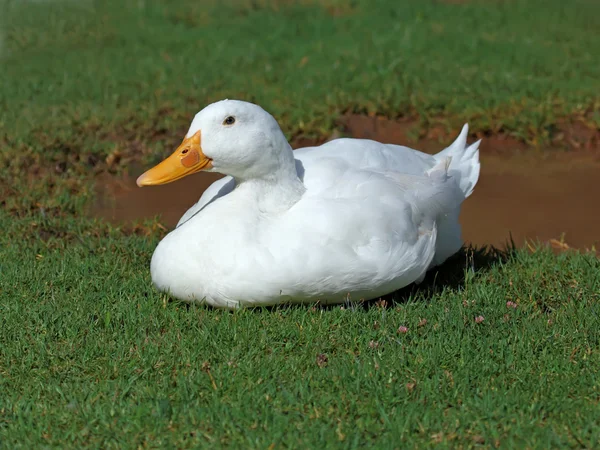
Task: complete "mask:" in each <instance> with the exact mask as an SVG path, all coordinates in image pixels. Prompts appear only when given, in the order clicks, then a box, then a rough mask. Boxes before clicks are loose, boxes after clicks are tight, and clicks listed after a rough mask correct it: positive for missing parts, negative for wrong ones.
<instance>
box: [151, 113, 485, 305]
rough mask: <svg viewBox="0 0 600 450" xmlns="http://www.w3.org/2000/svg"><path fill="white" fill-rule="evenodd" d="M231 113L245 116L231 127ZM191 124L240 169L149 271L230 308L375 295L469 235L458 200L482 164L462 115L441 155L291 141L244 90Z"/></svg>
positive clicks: (159, 252) (215, 152)
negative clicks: (227, 118) (224, 125)
mask: <svg viewBox="0 0 600 450" xmlns="http://www.w3.org/2000/svg"><path fill="white" fill-rule="evenodd" d="M234 113H235V114H238V115H239V117H244V118H245V119H244V121H242V120H240V122H241V124H240V125H239V128H237V129H236V126H237V124H236V126H233V127H231V129H230V130H227V131H226V132H224V131H223V130H222V129H220V128H219V125H220V123H221V121H222V116H223V115H227V114H234ZM196 129H201V130H202V148H203V151H204V152H205V153H206V154H207V155H208V156H210V157H211V158H213V162H214V166H215V169H216V170H219V171H221V172H222V173H226V174H227V173H231V174H233V175H234V177H232V176H228V177H225V178H223V179H221V180H219V181H217V182H215V183H213V184H212V185H211V186H210V187H209V188H208V189H207V190H206V191H205V192H204V194H203V195H202V197H201V198H200V200H199V201H198V203H197V204H196V205H194V206H193V207H192V208H190V210H188V211H187V212H186V213H185V214H184V216H183V217H182V218H181V220H180V221H179V224H178V225H177V228H176V229H175V230H174V231H172V232H171V233H170V234H169V235H167V236H166V237H165V239H164V240H163V241H161V243H160V244H159V246H158V247H157V249H156V251H155V253H154V256H153V258H152V266H151V271H152V278H153V281H154V283H155V284H156V285H157V287H158V288H159V289H161V290H163V291H168V292H170V293H171V294H172V295H174V296H175V297H178V298H180V299H183V300H188V301H200V302H207V303H209V304H211V305H213V306H218V307H227V308H234V307H238V306H241V305H268V304H276V303H282V302H314V301H321V302H323V303H340V302H344V301H347V300H348V298H350V299H354V300H359V299H361V298H363V299H371V298H377V297H379V296H381V295H384V294H387V293H390V292H393V291H395V290H397V289H399V288H401V287H404V286H406V285H408V284H410V283H412V282H415V281H419V280H421V279H422V278H423V276H424V274H425V272H426V271H427V270H428V269H429V268H430V267H432V266H433V265H436V264H439V263H441V262H443V260H445V259H446V258H447V257H449V256H451V255H452V254H453V253H454V252H456V251H457V250H458V249H459V248H460V247H461V245H462V241H461V237H460V225H459V224H458V212H459V211H460V205H461V203H462V202H463V200H464V199H465V198H466V197H467V196H468V195H470V194H471V192H472V191H473V188H474V186H475V183H476V182H477V178H478V175H479V158H478V145H479V143H478V142H477V143H475V144H473V145H471V146H470V147H466V136H467V131H468V128H467V126H466V125H465V127H464V128H463V131H462V132H461V134H460V136H459V137H458V139H457V140H456V141H455V142H454V143H453V144H452V145H451V146H450V147H448V148H446V149H445V150H443V151H442V152H440V153H439V154H437V155H435V156H431V155H428V154H425V153H422V152H419V151H416V150H413V149H410V148H408V147H403V146H396V145H389V144H382V143H378V142H375V141H370V140H360V139H336V140H333V141H330V142H328V143H326V144H324V145H322V146H319V147H307V148H303V149H299V150H296V151H295V152H293V153H292V150H291V148H290V147H289V144H287V142H286V141H285V138H283V134H282V133H281V131H280V129H279V127H278V126H277V124H276V122H275V120H274V119H273V118H272V117H271V116H270V115H269V114H268V113H266V112H265V111H264V110H262V109H261V108H259V107H258V106H256V105H252V104H249V103H244V102H238V101H223V102H219V103H217V104H213V105H210V106H209V107H207V108H205V110H203V111H201V112H200V113H199V114H198V115H197V116H196V118H195V119H194V122H193V123H192V127H191V128H190V132H189V133H188V134H189V135H191V134H192V133H194V132H195V130H196ZM236 133H237V134H236ZM241 134H243V136H242V135H241ZM247 135H251V136H256V140H257V141H256V142H254V141H252V140H248V139H247V137H246V136H247ZM288 153H289V155H290V156H289V157H288ZM294 158H295V159H294ZM219 161H221V166H219ZM247 161H252V166H251V167H248V168H246V166H245V165H244V164H248V162H247ZM274 161H275V162H274ZM246 175H247V176H246Z"/></svg>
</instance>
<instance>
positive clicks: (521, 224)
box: [93, 124, 600, 248]
mask: <svg viewBox="0 0 600 450" xmlns="http://www.w3.org/2000/svg"><path fill="white" fill-rule="evenodd" d="M378 127H379V128H381V124H379V126H378ZM376 131H379V132H381V130H375V131H374V130H372V129H370V128H368V127H364V126H363V127H362V128H361V130H360V131H357V130H352V129H350V134H352V135H354V136H356V137H367V138H378V140H382V141H385V142H390V143H407V142H409V141H408V140H407V137H406V136H405V134H404V133H403V132H402V131H398V127H395V128H394V131H393V133H395V134H394V135H392V136H389V135H388V136H384V137H383V138H381V137H380V136H378V134H379V133H376ZM494 144H495V145H497V144H498V142H494ZM515 145H516V144H515ZM411 146H412V147H414V148H421V149H425V150H426V151H429V152H432V151H436V150H439V149H441V148H443V147H444V145H443V144H440V143H438V142H432V141H427V142H425V141H424V142H421V143H416V144H413V145H411ZM490 147H492V146H490ZM490 147H486V142H485V140H484V142H483V143H482V145H481V147H480V148H481V167H482V170H481V175H480V178H479V182H478V184H477V186H476V188H475V192H474V194H473V195H472V196H471V197H470V198H468V199H467V200H466V202H465V203H464V205H463V212H462V215H461V222H462V224H463V236H464V239H465V241H467V242H470V243H472V244H475V245H485V244H489V245H495V246H503V245H504V244H506V242H507V241H508V240H509V237H510V235H512V238H513V240H514V241H515V243H516V244H517V245H522V244H523V243H524V242H525V240H526V239H531V240H540V241H544V242H546V241H550V240H551V239H560V238H561V236H562V235H564V242H566V243H567V244H568V245H569V246H571V247H575V248H590V247H591V246H592V245H596V246H597V247H598V246H599V245H598V244H600V201H599V199H600V152H586V153H583V152H579V153H571V154H569V153H564V152H558V151H551V152H543V151H537V150H533V149H528V150H527V151H526V152H516V151H515V150H516V149H514V148H510V147H511V143H510V142H509V141H507V142H506V147H507V148H504V149H503V152H502V153H500V152H498V151H497V150H498V149H494V148H490ZM521 150H522V149H521ZM519 153H526V155H527V156H523V155H520V154H519ZM544 155H546V156H544ZM548 155H550V156H548ZM218 178H219V175H216V174H207V173H200V174H196V175H192V176H189V177H187V178H184V179H182V180H179V181H177V182H174V183H171V184H167V185H164V186H156V187H146V188H143V189H142V188H138V187H137V186H136V185H135V178H134V177H131V178H125V179H115V178H114V177H110V176H107V175H104V176H101V177H100V178H98V180H97V190H98V192H97V193H98V195H97V202H96V205H95V207H94V210H93V213H94V215H96V216H101V217H105V218H107V219H109V220H111V221H114V222H125V221H131V220H135V219H141V218H149V217H154V216H157V215H160V216H161V222H162V223H163V224H164V225H166V226H167V227H173V226H174V225H175V224H176V223H177V221H178V220H179V218H180V217H181V215H182V214H183V213H184V212H185V210H186V209H187V208H189V207H190V206H191V205H192V204H193V203H195V202H196V201H197V200H198V198H199V197H200V195H201V194H202V192H203V191H204V189H206V187H207V186H209V185H210V183H212V182H213V181H215V180H216V179H218Z"/></svg>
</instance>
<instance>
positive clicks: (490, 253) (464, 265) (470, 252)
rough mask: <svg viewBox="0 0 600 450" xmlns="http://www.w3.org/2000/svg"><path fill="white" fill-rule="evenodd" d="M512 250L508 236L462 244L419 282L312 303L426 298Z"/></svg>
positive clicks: (377, 303)
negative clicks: (364, 296)
mask: <svg viewBox="0 0 600 450" xmlns="http://www.w3.org/2000/svg"><path fill="white" fill-rule="evenodd" d="M515 251H516V246H515V243H514V241H513V239H512V237H510V238H509V240H508V242H507V243H506V244H505V246H504V247H503V248H499V247H494V246H483V247H474V246H466V247H462V248H461V249H460V250H459V251H458V252H456V253H455V254H454V255H452V256H451V257H450V258H448V259H447V260H446V261H444V263H443V264H441V265H440V266H438V267H436V268H434V269H431V270H430V271H429V272H427V275H426V276H425V279H424V280H423V281H422V282H421V283H419V284H415V283H411V284H409V285H408V286H406V287H404V288H402V289H399V290H397V291H395V292H392V293H390V294H387V295H384V296H382V297H380V298H378V299H372V300H360V301H352V300H349V301H348V302H346V303H342V304H332V305H325V304H320V303H316V304H314V305H312V306H311V307H313V308H318V309H323V310H331V309H334V308H340V307H344V308H348V309H364V310H369V309H371V308H373V307H376V308H393V307H394V306H397V305H401V304H404V303H407V302H409V301H414V300H415V299H422V300H423V301H427V300H428V299H430V298H432V297H433V296H435V295H437V294H439V293H441V292H442V291H444V290H448V289H450V290H460V289H463V288H464V287H465V285H466V283H467V282H468V280H470V279H472V278H473V277H474V276H478V275H482V274H484V273H486V272H488V271H489V270H490V269H491V268H492V267H494V266H495V265H497V264H502V263H505V262H506V261H508V260H509V259H510V258H511V257H512V256H513V254H514V253H515ZM306 306H309V305H306V304H305V305H298V304H295V305H285V304H282V305H273V306H266V307H263V308H265V309H269V310H272V309H282V308H297V307H306Z"/></svg>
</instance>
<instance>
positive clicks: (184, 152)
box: [181, 148, 190, 155]
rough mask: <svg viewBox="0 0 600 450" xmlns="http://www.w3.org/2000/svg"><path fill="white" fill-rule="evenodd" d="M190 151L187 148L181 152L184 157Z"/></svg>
mask: <svg viewBox="0 0 600 450" xmlns="http://www.w3.org/2000/svg"><path fill="white" fill-rule="evenodd" d="M189 151H190V149H189V148H184V149H183V151H182V152H181V153H182V154H183V155H185V154H186V153H187V152H189Z"/></svg>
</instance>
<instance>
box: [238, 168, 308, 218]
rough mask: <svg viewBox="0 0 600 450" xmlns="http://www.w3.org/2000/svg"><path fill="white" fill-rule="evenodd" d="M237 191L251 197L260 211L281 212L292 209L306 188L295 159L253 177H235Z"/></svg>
mask: <svg viewBox="0 0 600 450" xmlns="http://www.w3.org/2000/svg"><path fill="white" fill-rule="evenodd" d="M235 182H236V189H235V190H236V191H238V193H239V194H240V195H242V196H244V197H250V199H246V200H250V201H252V202H253V203H255V204H256V205H257V207H258V209H259V211H260V212H264V213H279V212H283V211H286V210H288V209H290V208H291V207H292V206H293V205H295V204H296V203H297V202H298V201H299V200H300V199H301V198H302V195H303V194H304V192H305V191H306V188H305V187H304V183H302V181H301V180H300V178H299V177H298V173H297V171H296V165H295V160H294V158H293V156H292V158H291V161H289V162H288V163H286V164H282V165H281V166H280V167H279V168H278V170H275V171H272V172H270V173H269V174H267V175H264V176H261V177H252V178H247V179H244V178H238V177H236V178H235Z"/></svg>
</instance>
